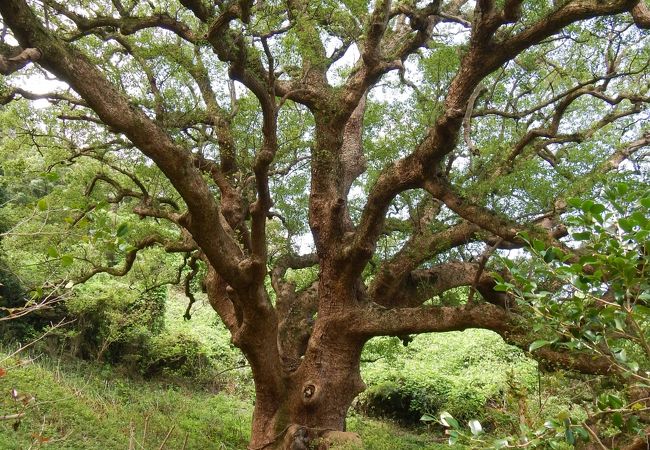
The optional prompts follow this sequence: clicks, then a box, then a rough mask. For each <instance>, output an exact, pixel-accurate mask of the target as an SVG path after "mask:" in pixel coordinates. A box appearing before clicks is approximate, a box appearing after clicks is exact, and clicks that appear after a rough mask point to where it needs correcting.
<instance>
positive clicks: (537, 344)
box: [528, 339, 551, 352]
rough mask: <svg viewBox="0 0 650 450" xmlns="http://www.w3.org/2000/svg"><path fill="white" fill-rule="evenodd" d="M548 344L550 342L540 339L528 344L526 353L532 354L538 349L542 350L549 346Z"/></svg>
mask: <svg viewBox="0 0 650 450" xmlns="http://www.w3.org/2000/svg"><path fill="white" fill-rule="evenodd" d="M550 343H551V341H545V340H543V339H540V340H538V341H535V342H533V343H532V344H530V347H528V351H529V352H533V351H535V350H537V349H538V348H542V347H544V346H545V345H549V344H550Z"/></svg>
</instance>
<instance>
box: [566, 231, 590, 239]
mask: <svg viewBox="0 0 650 450" xmlns="http://www.w3.org/2000/svg"><path fill="white" fill-rule="evenodd" d="M571 237H572V238H573V239H575V240H576V241H587V240H589V238H590V237H591V233H590V232H589V231H581V232H580V233H573V234H571Z"/></svg>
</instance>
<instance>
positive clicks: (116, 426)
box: [0, 356, 252, 450]
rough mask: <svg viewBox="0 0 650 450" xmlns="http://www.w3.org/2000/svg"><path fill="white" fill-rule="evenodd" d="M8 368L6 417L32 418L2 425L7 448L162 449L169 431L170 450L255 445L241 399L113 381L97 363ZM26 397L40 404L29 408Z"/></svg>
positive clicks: (11, 364)
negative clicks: (251, 442)
mask: <svg viewBox="0 0 650 450" xmlns="http://www.w3.org/2000/svg"><path fill="white" fill-rule="evenodd" d="M2 358H3V357H2V356H0V359H2ZM21 363H22V364H24V365H21V366H19V367H17V366H16V364H21ZM3 367H5V369H6V374H5V375H4V376H3V377H1V378H0V393H1V397H0V408H1V413H0V414H1V415H6V414H14V413H18V412H24V413H25V416H24V417H23V419H22V421H21V422H20V423H18V425H17V428H16V423H17V422H15V421H10V420H3V421H0V450H10V449H11V450H22V449H27V448H30V445H34V444H35V443H36V444H37V443H38V440H39V439H44V440H47V441H48V442H45V444H46V445H43V447H47V448H56V449H84V450H85V449H106V450H109V449H116V450H117V449H120V450H124V449H127V448H129V442H130V440H132V439H135V440H137V441H138V442H139V444H140V445H142V447H140V446H139V445H136V447H135V448H140V449H142V448H144V449H158V448H159V447H160V445H161V444H162V442H163V441H164V440H165V438H166V436H167V434H168V433H170V432H171V433H170V434H169V437H168V438H167V444H166V446H165V448H168V449H181V448H183V443H184V441H185V439H187V444H186V447H185V448H187V449H206V450H207V449H241V448H245V447H246V443H247V442H248V438H249V428H250V415H251V412H252V405H251V402H249V401H244V400H241V399H239V398H237V397H234V396H229V395H223V394H216V395H215V394H211V393H208V392H205V391H194V390H189V389H184V388H174V387H169V386H165V385H164V384H156V383H151V382H136V381H132V380H126V379H123V378H115V379H110V378H107V377H106V376H105V374H102V373H101V372H100V370H99V369H98V368H96V367H94V366H91V365H77V366H75V367H71V366H68V367H64V368H63V369H61V368H52V367H47V364H39V363H27V364H25V361H22V362H19V361H17V360H11V361H7V362H5V363H4V364H3ZM13 389H15V390H16V391H17V393H18V395H19V400H18V401H16V400H14V399H13V397H12V395H11V391H12V390H13ZM20 396H28V397H27V398H29V397H34V399H33V400H31V401H29V402H27V405H26V406H23V405H22V402H21V401H20ZM14 428H15V429H14ZM131 436H133V437H131ZM32 448H38V446H37V445H34V446H33V447H32Z"/></svg>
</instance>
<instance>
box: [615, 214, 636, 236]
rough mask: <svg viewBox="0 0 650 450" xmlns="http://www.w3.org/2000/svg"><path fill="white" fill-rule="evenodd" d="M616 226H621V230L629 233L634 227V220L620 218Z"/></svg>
mask: <svg viewBox="0 0 650 450" xmlns="http://www.w3.org/2000/svg"><path fill="white" fill-rule="evenodd" d="M618 226H619V227H621V229H622V230H623V231H625V232H628V233H629V232H630V231H632V229H634V222H633V221H631V220H629V219H626V218H621V219H618Z"/></svg>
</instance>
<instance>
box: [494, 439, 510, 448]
mask: <svg viewBox="0 0 650 450" xmlns="http://www.w3.org/2000/svg"><path fill="white" fill-rule="evenodd" d="M507 446H508V440H507V439H497V440H496V441H494V442H492V447H494V448H497V449H498V448H505V447H507Z"/></svg>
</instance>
